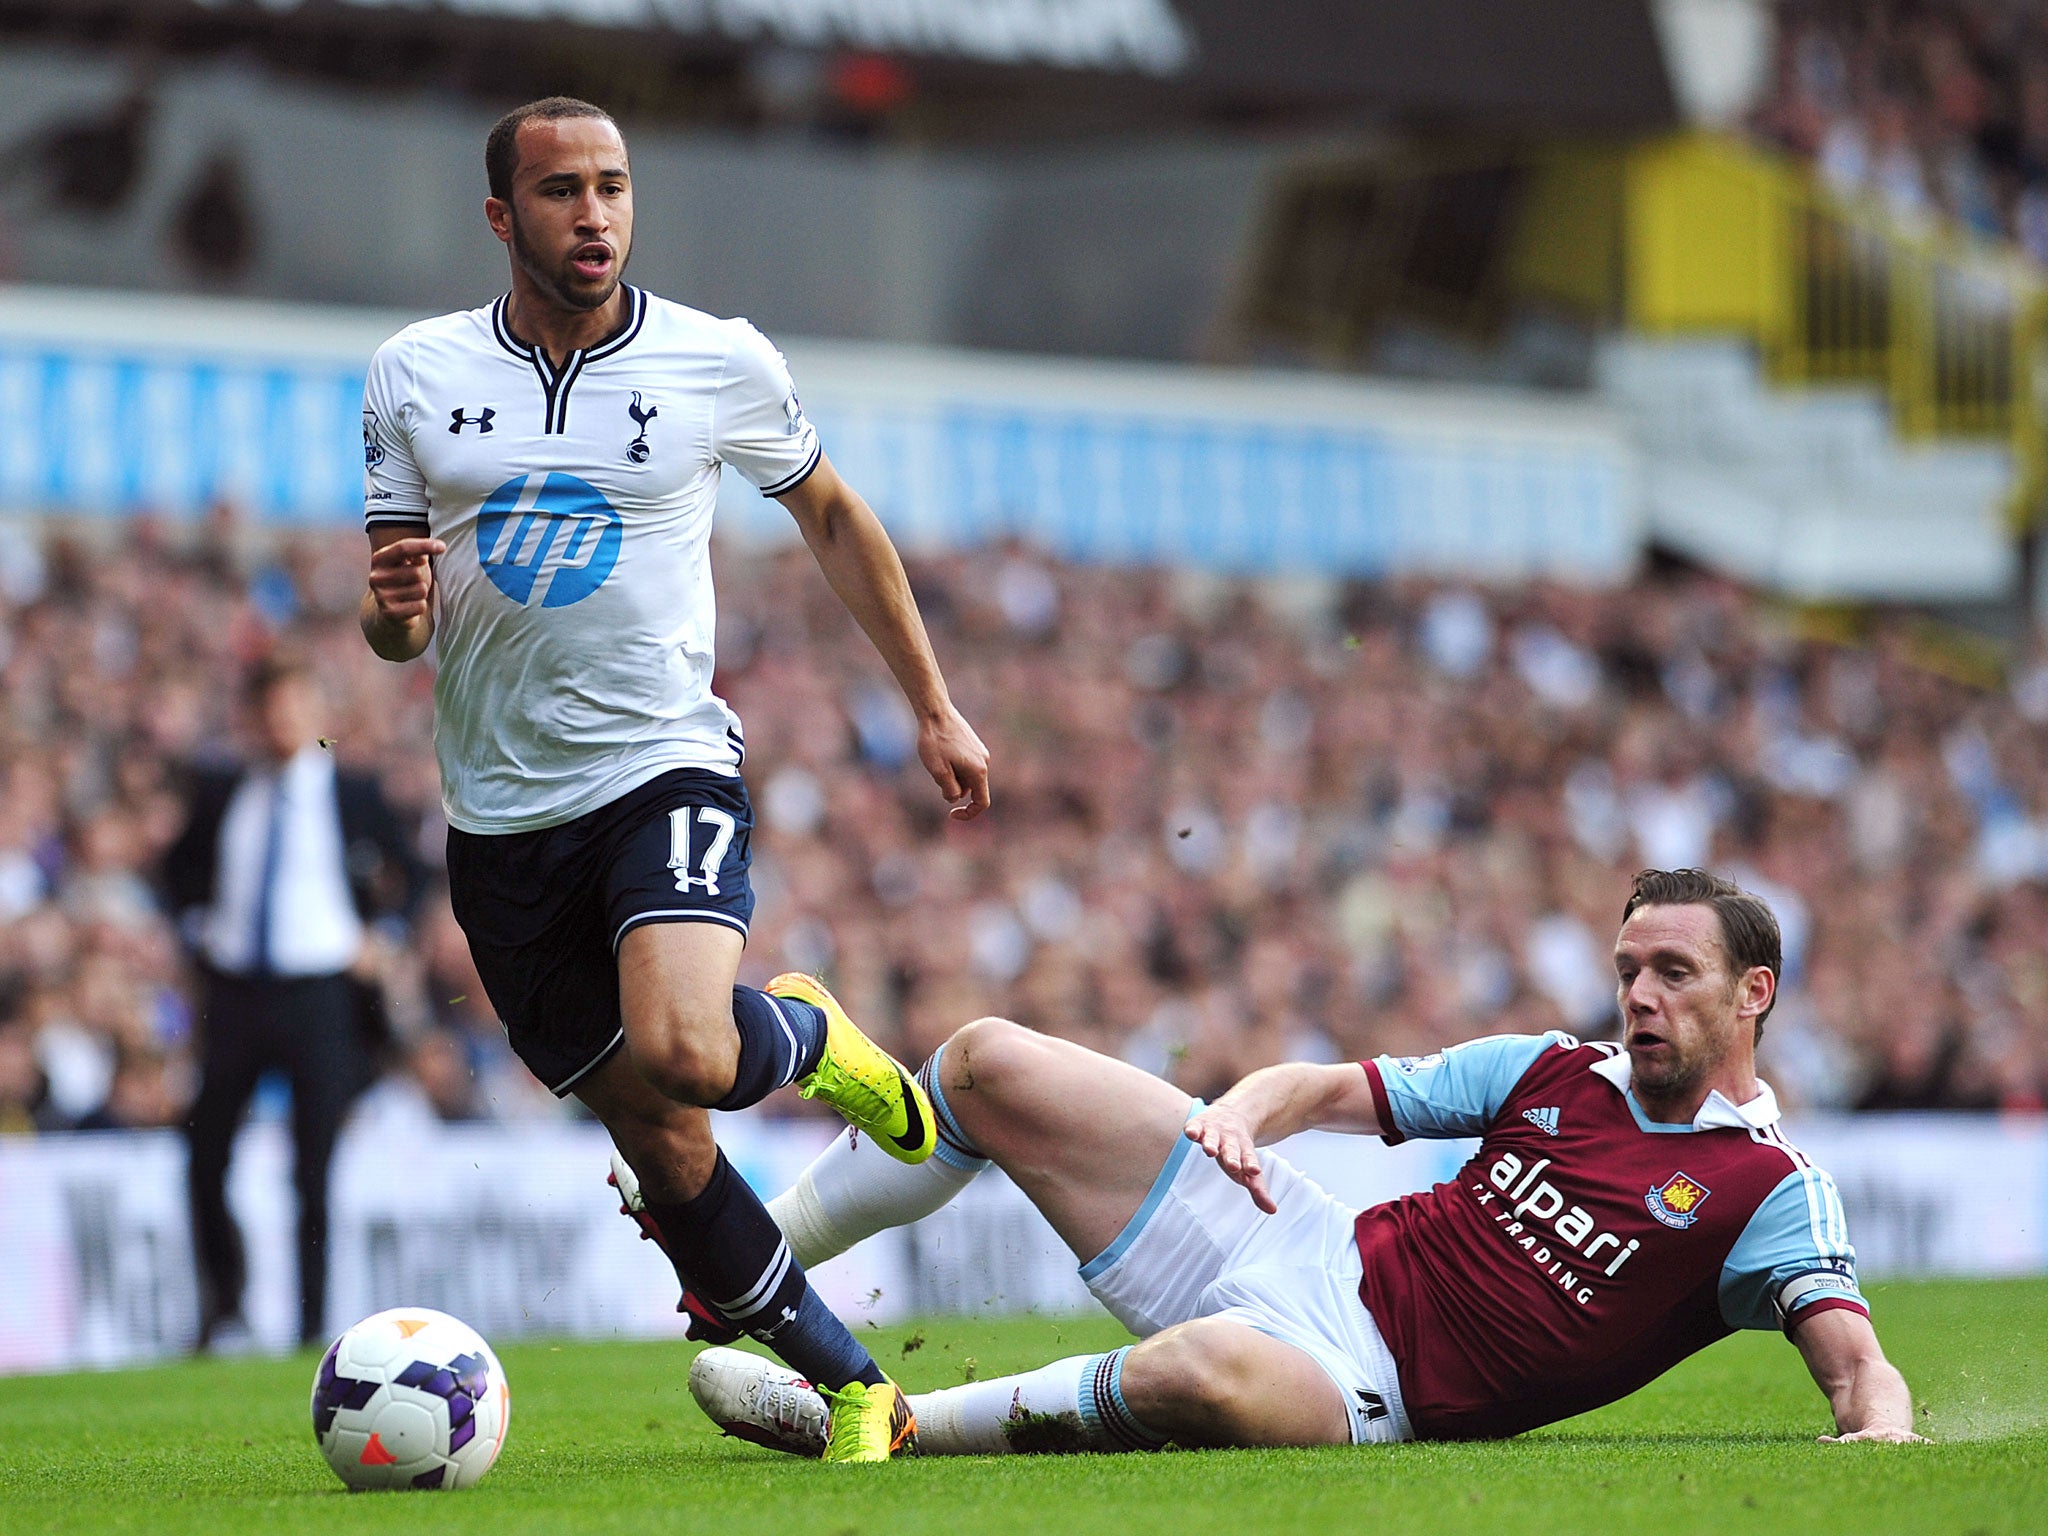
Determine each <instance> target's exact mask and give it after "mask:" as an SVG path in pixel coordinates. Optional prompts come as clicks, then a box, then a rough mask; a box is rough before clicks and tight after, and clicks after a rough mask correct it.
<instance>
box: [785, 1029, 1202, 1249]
mask: <svg viewBox="0 0 2048 1536" xmlns="http://www.w3.org/2000/svg"><path fill="white" fill-rule="evenodd" d="M918 1076H919V1078H920V1080H922V1081H925V1082H926V1083H928V1085H929V1087H930V1090H931V1091H930V1098H931V1103H932V1106H933V1114H934V1116H935V1118H936V1120H937V1122H938V1126H939V1131H940V1139H939V1151H938V1152H937V1153H936V1154H934V1155H933V1156H932V1158H931V1159H930V1160H929V1161H927V1162H925V1163H922V1164H920V1165H919V1166H917V1167H915V1168H904V1169H896V1170H892V1169H890V1168H889V1167H888V1166H887V1160H886V1159H885V1158H884V1157H883V1156H882V1155H881V1154H880V1153H879V1152H878V1151H876V1150H875V1149H872V1148H870V1147H868V1146H867V1145H866V1144H865V1139H864V1138H850V1137H841V1138H840V1139H839V1140H838V1141H836V1142H834V1143H833V1144H832V1145H831V1146H830V1147H828V1148H826V1150H825V1151H824V1152H823V1153H821V1154H820V1155H819V1156H818V1158H817V1159H816V1160H815V1161H814V1162H813V1163H812V1164H811V1166H810V1167H809V1168H807V1169H806V1170H805V1171H804V1173H803V1175H802V1177H800V1178H799V1179H798V1180H797V1183H796V1184H795V1186H794V1187H792V1188H791V1189H790V1190H789V1192H788V1193H786V1194H784V1195H781V1196H778V1197H777V1199H776V1200H775V1202H774V1204H773V1205H772V1206H771V1207H770V1210H771V1211H772V1212H773V1214H774V1216H775V1219H776V1222H777V1224H778V1225H780V1226H781V1227H782V1229H783V1231H785V1232H787V1233H788V1234H789V1237H790V1246H791V1248H792V1249H793V1250H794V1251H795V1252H796V1253H797V1254H798V1255H799V1256H801V1257H802V1259H803V1261H804V1262H805V1263H806V1264H816V1263H819V1262H821V1261H822V1260H825V1259H829V1258H832V1257H833V1256H835V1255H837V1254H840V1253H843V1252H845V1251H846V1250H847V1249H848V1248H851V1247H852V1246H853V1245H854V1244H855V1243H857V1242H860V1241H861V1240H862V1239H864V1238H868V1237H872V1236H873V1235H874V1234H875V1233H877V1232H880V1231H883V1230H885V1229H887V1228H889V1227H898V1226H903V1225H904V1224H906V1223H908V1222H912V1221H916V1220H918V1219H919V1218H921V1217H924V1216H928V1215H930V1214H931V1213H932V1212H933V1211H935V1210H937V1209H938V1208H939V1207H940V1206H942V1205H944V1204H945V1203H946V1202H947V1201H948V1200H950V1199H952V1198H953V1196H954V1195H956V1194H958V1193H959V1192H960V1190H961V1189H963V1188H964V1187H965V1186H966V1184H967V1183H968V1182H969V1181H970V1180H971V1179H972V1178H973V1177H974V1175H975V1174H976V1173H978V1172H980V1170H981V1169H982V1168H983V1167H986V1166H987V1164H988V1163H989V1162H991V1161H992V1162H994V1163H995V1164H996V1165H997V1166H998V1167H1000V1168H1001V1169H1002V1170H1003V1172H1005V1173H1007V1174H1008V1175H1009V1176H1010V1177H1011V1179H1013V1180H1014V1181H1015V1182H1016V1183H1017V1185H1018V1186H1019V1187H1020V1188H1021V1189H1022V1190H1023V1191H1024V1193H1025V1194H1026V1195H1028V1196H1030V1198H1031V1203H1032V1204H1033V1205H1035V1206H1037V1207H1038V1209H1039V1210H1040V1211H1041V1212H1042V1213H1043V1214H1044V1216H1045V1218H1046V1220H1047V1221H1049V1222H1051V1223H1052V1227H1053V1230H1054V1231H1056V1232H1057V1233H1059V1235H1060V1237H1061V1238H1062V1239H1063V1240H1064V1241H1065V1242H1066V1244H1067V1246H1068V1247H1069V1248H1071V1249H1073V1251H1074V1253H1075V1255H1076V1256H1077V1257H1079V1258H1082V1259H1089V1258H1093V1257H1094V1256H1095V1255H1096V1254H1099V1253H1101V1252H1102V1250H1103V1249H1105V1248H1107V1247H1108V1246H1109V1245H1110V1244H1111V1243H1112V1242H1114V1241H1115V1240H1116V1237H1117V1234H1118V1233H1120V1232H1121V1231H1123V1229H1124V1226H1125V1224H1126V1223H1128V1222H1129V1221H1130V1219H1131V1217H1132V1216H1133V1215H1135V1214H1136V1213H1137V1210H1138V1207H1139V1205H1140V1204H1142V1203H1143V1202H1144V1199H1145V1196H1146V1195H1147V1194H1148V1193H1150V1191H1151V1188H1152V1182H1153V1179H1154V1178H1155V1177H1156V1176H1157V1174H1158V1172H1159V1169H1160V1168H1161V1166H1162V1165H1163V1164H1164V1163H1165V1162H1166V1159H1167V1155H1168V1154H1169V1153H1170V1152H1172V1151H1173V1149H1174V1147H1175V1146H1176V1145H1178V1144H1179V1142H1180V1133H1181V1127H1182V1126H1183V1125H1185V1124H1186V1123H1187V1118H1188V1114H1189V1112H1190V1110H1191V1109H1192V1108H1193V1105H1194V1101H1193V1100H1192V1099H1190V1098H1189V1097H1188V1096H1187V1095H1186V1094H1184V1093H1182V1092H1181V1091H1180V1090H1179V1089H1178V1088H1175V1087H1174V1086H1173V1085H1172V1084H1171V1083H1167V1082H1162V1081H1161V1080H1160V1079H1159V1078H1156V1077H1154V1076H1152V1075H1151V1074H1150V1073H1149V1072H1141V1071H1140V1070H1139V1069H1138V1068H1136V1067H1134V1066H1131V1065H1129V1064H1128V1063H1126V1062H1121V1061H1117V1060H1115V1059H1114V1058H1112V1057H1108V1056H1102V1055H1099V1054H1097V1053H1096V1052H1094V1051H1091V1050H1087V1049H1085V1048H1084V1047H1082V1046H1078V1045H1075V1044H1073V1043H1072V1042H1070V1041H1066V1040H1056V1039H1054V1038H1052V1037H1051V1036H1049V1035H1041V1034H1037V1033H1034V1032H1033V1031H1031V1030H1028V1029H1025V1028H1023V1027H1022V1026H1021V1025H1017V1024H1012V1023H1010V1022H1009V1021H1008V1020H1006V1019H977V1020H976V1021H975V1022H974V1023H972V1024H969V1025H967V1026H966V1027H965V1028H964V1029H961V1030H958V1031H956V1032H955V1033H954V1035H953V1037H952V1038H951V1039H950V1040H948V1041H947V1042H946V1043H945V1044H944V1045H943V1046H941V1047H940V1048H939V1049H938V1050H937V1051H936V1052H934V1053H933V1055H932V1059H931V1060H930V1061H928V1062H926V1063H925V1066H924V1069H923V1070H922V1071H920V1072H919V1074H918Z"/></svg>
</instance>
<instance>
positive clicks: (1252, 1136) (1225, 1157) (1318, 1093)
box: [1185, 1062, 1380, 1213]
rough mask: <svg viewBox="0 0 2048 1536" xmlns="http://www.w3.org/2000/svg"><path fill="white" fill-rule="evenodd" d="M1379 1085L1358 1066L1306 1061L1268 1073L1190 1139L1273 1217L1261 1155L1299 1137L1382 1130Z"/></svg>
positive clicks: (1226, 1102) (1250, 1080) (1252, 1080)
mask: <svg viewBox="0 0 2048 1536" xmlns="http://www.w3.org/2000/svg"><path fill="white" fill-rule="evenodd" d="M1379 1128H1380V1125H1379V1115H1378V1112H1377V1111H1376V1110H1375V1108H1374V1106H1373V1102H1372V1085H1371V1083H1370V1082H1369V1081H1368V1080H1367V1078H1366V1075H1365V1069H1364V1068H1363V1067H1361V1066H1359V1065H1358V1063H1356V1062H1346V1063H1344V1064H1342V1065H1340V1066H1318V1065H1312V1064H1310V1063H1306V1062H1297V1063H1292V1064H1290V1065H1287V1066H1279V1067H1262V1068H1260V1069H1259V1070H1258V1071H1257V1072H1254V1073H1252V1074H1251V1075H1250V1076H1249V1077H1247V1078H1245V1079H1244V1080H1243V1081H1242V1082H1240V1083H1238V1084H1237V1086H1236V1087H1234V1088H1232V1089H1231V1090H1230V1091H1229V1092H1228V1093H1226V1094H1224V1095H1223V1096H1222V1097H1221V1098H1219V1099H1218V1100H1217V1101H1216V1102H1215V1103H1214V1104H1211V1105H1210V1106H1209V1107H1208V1108H1206V1109H1204V1110H1202V1111H1200V1112H1199V1113H1198V1114H1196V1115H1195V1116H1194V1117H1193V1118H1192V1119H1190V1120H1189V1121H1188V1124H1187V1131H1186V1133H1185V1134H1186V1135H1187V1138H1188V1140H1190V1141H1192V1142H1193V1143H1194V1144H1195V1145H1196V1146H1198V1147H1200V1148H1201V1149H1202V1150H1203V1151H1204V1152H1205V1153H1207V1154H1208V1155H1209V1156H1210V1157H1213V1158H1215V1159H1216V1163H1217V1166H1218V1167H1220V1168H1221V1169H1222V1170H1223V1171H1224V1172H1225V1173H1226V1174H1228V1175H1229V1176H1230V1177H1231V1178H1232V1179H1234V1180H1236V1181H1237V1182H1238V1183H1239V1184H1242V1185H1243V1186H1244V1187H1245V1189H1246V1190H1247V1191H1248V1192H1249V1193H1250V1195H1251V1197H1252V1200H1253V1201H1254V1202H1255V1203H1256V1204H1257V1205H1258V1207H1259V1209H1260V1210H1262V1211H1266V1212H1268V1213H1271V1212H1272V1211H1273V1210H1274V1208H1275V1207H1274V1204H1273V1197H1272V1194H1271V1192H1270V1191H1269V1190H1268V1189H1267V1187H1266V1174H1265V1167H1264V1165H1263V1163H1262V1162H1261V1161H1260V1158H1259V1153H1258V1148H1259V1146H1260V1145H1261V1144H1262V1143H1266V1142H1274V1141H1283V1140H1285V1139H1286V1138H1287V1137H1289V1136H1292V1135H1294V1134H1295V1132H1297V1131H1308V1130H1330V1131H1359V1132H1364V1133H1367V1134H1371V1133H1373V1132H1376V1131H1378V1130H1379Z"/></svg>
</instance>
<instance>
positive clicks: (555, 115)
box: [484, 96, 617, 202]
mask: <svg viewBox="0 0 2048 1536" xmlns="http://www.w3.org/2000/svg"><path fill="white" fill-rule="evenodd" d="M572 117H598V118H602V119H604V121H606V122H608V123H609V122H611V121H612V115H611V113H609V112H607V111H605V109H604V108H603V107H596V106H592V105H591V104H590V103H589V102H587V101H578V100H577V99H576V98H575V97H574V96H543V97H542V98H541V99H540V100H539V101H529V102H528V103H527V104H526V105H525V106H523V107H514V108H513V109H512V110H511V111H510V112H507V113H506V114H505V115H504V116H503V117H501V118H499V119H498V120H497V122H496V123H494V124H492V126H491V132H490V137H488V138H486V139H485V140H484V175H485V177H486V178H488V180H489V181H490V184H491V196H493V197H495V198H497V199H499V200H500V201H502V202H510V201H511V200H512V178H513V177H514V176H515V175H517V174H518V171H519V130H520V129H521V128H523V127H525V126H526V125H527V124H528V123H536V122H538V123H556V122H561V121H562V120H563V119H565V118H572ZM613 126H614V127H616V126H617V124H615V123H614V124H613Z"/></svg>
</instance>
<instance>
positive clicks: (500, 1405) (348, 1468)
mask: <svg viewBox="0 0 2048 1536" xmlns="http://www.w3.org/2000/svg"><path fill="white" fill-rule="evenodd" d="M511 1418H512V1394H511V1389H510V1388H509V1387H507V1386H506V1384H505V1368H504V1367H503V1366H501V1365H499V1364H498V1357H497V1356H496V1355H494V1354H492V1353H491V1346H490V1345H488V1344H486V1343H485V1342H484V1341H483V1338H482V1336H481V1335H479V1334H478V1333H477V1331H476V1330H475V1329H474V1328H471V1327H470V1326H469V1325H468V1324H467V1323H465V1322H462V1321H460V1320H459V1319H457V1318H453V1317H450V1316H449V1315H448V1314H447V1313H445V1312H435V1311H433V1310H432V1309H430V1308H427V1307H394V1308H392V1309H391V1310H390V1311H389V1312H379V1313H377V1314H376V1315H375V1316H374V1317H366V1318H364V1319H363V1320H362V1321H361V1322H360V1323H357V1324H356V1325H355V1327H353V1328H351V1329H349V1330H348V1331H347V1332H346V1333H344V1334H343V1335H342V1336H341V1337H340V1338H338V1339H336V1340H335V1341H334V1342H333V1343H332V1344H330V1345H329V1346H328V1348H327V1353H326V1354H325V1355H323V1356H322V1357H321V1359H320V1369H319V1370H318V1371H317V1372H316V1373H315V1374H314V1376H313V1435H314V1438H315V1439H317V1440H318V1441H319V1442H320V1452H321V1454H322V1455H324V1456H325V1457H326V1458H327V1464H328V1465H329V1466H330V1467H332V1468H334V1472H335V1475H336V1476H337V1477H339V1478H340V1479H341V1480H342V1481H343V1482H344V1483H347V1484H348V1485H349V1487H351V1488H467V1487H469V1486H470V1484H472V1483H474V1482H476V1481H477V1480H478V1479H479V1478H481V1477H482V1476H483V1475H484V1474H485V1473H486V1472H488V1471H490V1470H491V1463H492V1462H494V1461H496V1460H497V1459H498V1450H499V1448H500V1447H501V1446H503V1445H504V1443H505V1427H506V1425H507V1424H508V1423H509V1422H510V1421H511Z"/></svg>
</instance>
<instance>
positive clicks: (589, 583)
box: [476, 472, 625, 608]
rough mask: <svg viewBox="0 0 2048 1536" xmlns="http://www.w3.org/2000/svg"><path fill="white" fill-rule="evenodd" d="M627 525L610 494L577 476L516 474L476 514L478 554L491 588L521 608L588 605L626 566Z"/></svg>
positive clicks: (542, 473)
mask: <svg viewBox="0 0 2048 1536" xmlns="http://www.w3.org/2000/svg"><path fill="white" fill-rule="evenodd" d="M624 537H625V524H624V523H622V522H621V521H620V519H619V514H618V513H617V512H616V511H614V510H613V508H612V504H611V503H610V502H608V501H606V500H605V499H604V493H603V492H602V491H600V490H598V488H597V487H596V486H594V485H592V484H591V483H590V482H589V481H587V480H579V479H577V478H576V477H575V476H574V475H564V474H550V473H546V472H541V473H537V474H531V475H515V476H514V477H513V478H512V479H510V480H507V481H506V482H505V483H504V484H503V485H501V486H499V487H498V488H497V489H496V490H495V491H493V492H491V494H490V496H489V497H488V498H486V500H485V501H484V504H483V506H482V507H480V508H479V509H478V510H477V515H476V555H477V560H478V561H479V562H480V563H481V564H482V566H483V568H484V574H485V575H486V576H488V577H490V578H491V585H492V586H494V587H496V588H497V589H498V590H499V591H500V592H502V593H504V594H505V595H506V596H507V597H509V598H511V599H512V601H513V602H515V603H520V604H524V603H527V602H530V601H531V600H532V598H533V594H534V593H535V591H538V592H539V593H540V594H541V599H540V605H541V607H543V608H566V607H568V606H569V605H570V604H571V603H580V602H582V601H583V599H584V598H586V597H588V596H590V594H591V593H593V592H595V591H596V590H597V589H598V588H599V587H601V586H603V585H604V582H605V578H606V577H607V576H609V575H611V573H612V567H613V566H614V565H617V564H618V562H619V544H620V542H621V540H623V539H624Z"/></svg>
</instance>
